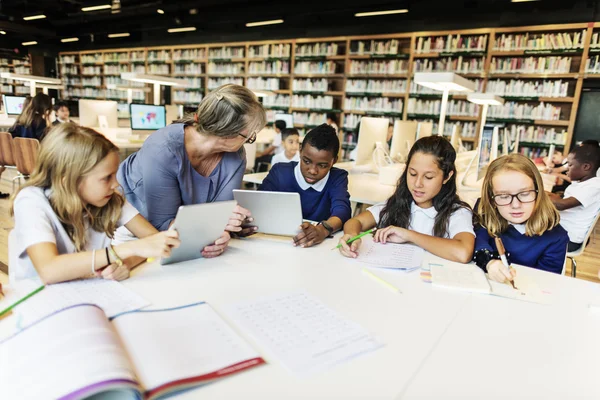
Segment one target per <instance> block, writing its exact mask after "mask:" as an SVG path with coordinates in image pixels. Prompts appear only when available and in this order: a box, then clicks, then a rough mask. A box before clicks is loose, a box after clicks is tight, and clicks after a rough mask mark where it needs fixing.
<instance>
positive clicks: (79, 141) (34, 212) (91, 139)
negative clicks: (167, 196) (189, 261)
mask: <svg viewBox="0 0 600 400" xmlns="http://www.w3.org/2000/svg"><path fill="white" fill-rule="evenodd" d="M118 150H119V149H118V148H117V147H116V146H115V145H114V144H112V142H110V141H109V140H108V139H106V138H105V137H104V136H103V135H101V134H99V133H97V132H95V131H94V130H92V129H89V128H84V127H79V126H77V125H75V124H72V123H66V124H61V125H58V126H56V127H54V128H53V129H52V130H51V131H50V133H49V134H48V136H47V137H46V138H45V139H44V141H43V142H42V146H41V148H40V152H39V154H38V159H37V162H36V167H35V170H34V172H33V174H32V175H31V178H30V179H29V180H28V181H27V183H26V185H25V186H24V187H23V188H22V189H21V190H20V191H19V192H18V193H17V195H16V197H15V199H14V203H13V207H12V210H11V214H12V213H14V217H15V227H14V230H13V232H11V240H9V243H10V246H9V247H10V249H9V253H10V254H11V255H10V258H11V262H10V268H11V271H10V279H11V281H13V280H14V281H17V280H20V279H41V280H42V281H43V282H44V283H47V284H49V283H57V282H64V281H69V280H73V279H78V278H87V277H91V276H97V277H102V278H104V279H114V280H122V279H126V278H128V277H129V267H130V266H132V265H135V264H139V263H140V262H141V261H143V259H145V258H147V257H161V256H162V257H165V256H168V255H169V254H170V253H171V248H172V247H177V246H178V245H179V239H178V235H177V232H175V231H167V232H161V233H157V230H156V229H155V228H154V227H153V226H152V225H151V224H150V223H149V222H148V221H146V220H145V219H144V217H142V216H141V215H139V213H138V212H137V210H136V209H135V208H133V206H131V205H130V204H129V203H128V202H127V201H126V200H125V199H124V198H123V196H122V195H121V194H120V193H119V192H118V190H117V188H118V187H119V183H118V182H117V179H116V177H115V175H116V172H117V169H118V167H119V153H118ZM122 225H124V226H126V227H127V229H129V230H130V231H131V232H133V233H134V234H135V235H136V236H137V237H139V238H143V239H140V240H135V241H131V242H127V243H125V244H122V245H118V246H114V247H113V246H111V244H110V238H112V237H113V234H114V232H115V230H116V229H117V228H118V227H119V226H122ZM136 256H137V257H136ZM138 257H142V258H141V259H140V258H138ZM123 260H125V261H123Z"/></svg>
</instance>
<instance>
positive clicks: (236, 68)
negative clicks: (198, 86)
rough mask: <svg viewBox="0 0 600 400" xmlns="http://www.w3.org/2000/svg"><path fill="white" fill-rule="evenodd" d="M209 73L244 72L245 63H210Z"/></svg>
mask: <svg viewBox="0 0 600 400" xmlns="http://www.w3.org/2000/svg"><path fill="white" fill-rule="evenodd" d="M208 73H209V74H243V73H244V63H217V62H209V63H208Z"/></svg>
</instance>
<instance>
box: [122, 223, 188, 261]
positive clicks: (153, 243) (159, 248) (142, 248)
mask: <svg viewBox="0 0 600 400" xmlns="http://www.w3.org/2000/svg"><path fill="white" fill-rule="evenodd" d="M127 244H131V246H135V247H134V248H135V250H134V252H135V255H137V256H140V257H144V258H149V257H156V258H158V257H169V256H170V255H171V249H174V248H177V247H179V245H180V244H181V241H180V240H179V233H178V232H177V231H175V230H168V231H164V232H159V233H155V234H154V235H150V236H148V237H145V238H143V239H139V240H136V241H133V242H129V243H127ZM127 244H126V245H127Z"/></svg>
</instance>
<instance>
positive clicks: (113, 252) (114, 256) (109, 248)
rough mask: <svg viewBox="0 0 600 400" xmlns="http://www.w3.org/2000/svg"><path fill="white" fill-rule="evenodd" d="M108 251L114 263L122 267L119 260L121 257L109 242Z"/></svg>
mask: <svg viewBox="0 0 600 400" xmlns="http://www.w3.org/2000/svg"><path fill="white" fill-rule="evenodd" d="M107 249H108V252H109V253H110V255H111V256H112V257H113V258H114V259H115V264H117V266H118V267H122V266H123V260H121V257H119V256H118V255H117V252H116V251H115V249H114V247H113V246H112V244H109V245H108V247H107Z"/></svg>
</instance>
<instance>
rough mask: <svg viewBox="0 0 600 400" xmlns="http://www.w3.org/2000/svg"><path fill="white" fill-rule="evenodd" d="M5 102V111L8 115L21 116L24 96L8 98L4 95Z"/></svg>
mask: <svg viewBox="0 0 600 400" xmlns="http://www.w3.org/2000/svg"><path fill="white" fill-rule="evenodd" d="M2 99H3V101H4V111H5V112H6V114H8V115H21V113H22V112H23V103H24V102H25V97H24V96H7V95H2Z"/></svg>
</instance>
